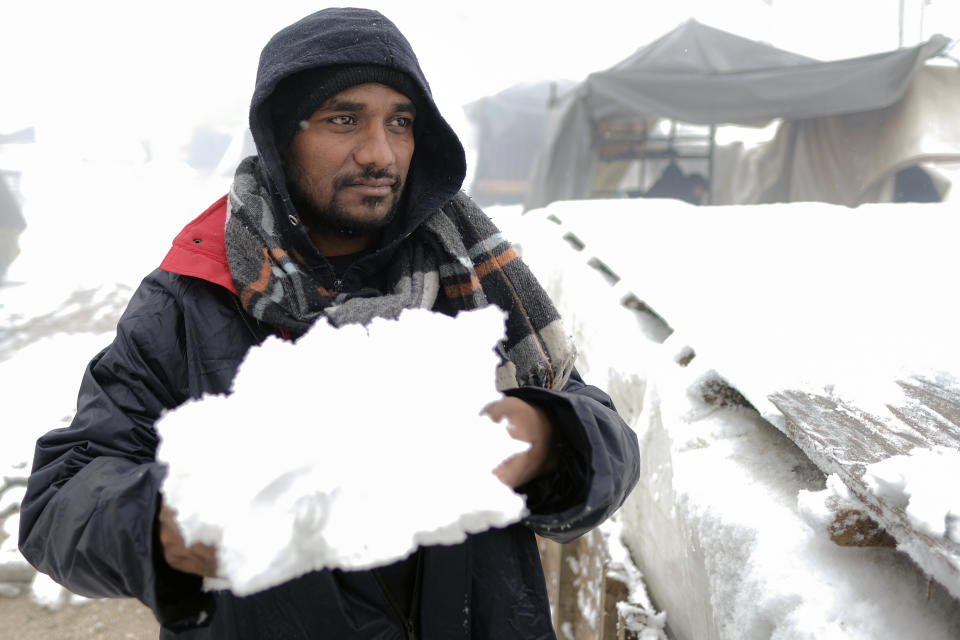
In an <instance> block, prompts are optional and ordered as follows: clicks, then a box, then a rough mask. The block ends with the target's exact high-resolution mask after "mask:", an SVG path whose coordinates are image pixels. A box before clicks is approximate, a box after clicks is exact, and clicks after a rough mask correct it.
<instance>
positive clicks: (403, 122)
mask: <svg viewBox="0 0 960 640" xmlns="http://www.w3.org/2000/svg"><path fill="white" fill-rule="evenodd" d="M393 124H394V126H397V127H403V128H404V129H405V128H407V127H409V126H411V125H413V118H408V117H406V116H397V117H396V118H394V119H393Z"/></svg>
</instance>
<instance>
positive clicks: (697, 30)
mask: <svg viewBox="0 0 960 640" xmlns="http://www.w3.org/2000/svg"><path fill="white" fill-rule="evenodd" d="M948 44H949V39H948V38H946V37H944V36H939V35H938V36H934V37H933V38H931V39H930V40H929V41H928V42H926V43H923V44H921V45H918V46H916V47H912V48H907V49H900V50H896V51H892V52H888V53H881V54H876V55H871V56H865V57H861V58H853V59H848V60H839V61H833V62H819V61H817V60H813V59H811V58H807V57H804V56H801V55H797V54H794V53H791V52H788V51H784V50H781V49H777V48H775V47H772V46H770V45H767V44H764V43H760V42H756V41H753V40H749V39H747V38H743V37H740V36H737V35H734V34H730V33H727V32H725V31H721V30H719V29H715V28H712V27H709V26H706V25H703V24H700V23H698V22H696V21H694V20H690V21H688V22H686V23H684V24H682V25H680V26H679V27H677V28H676V29H675V30H673V31H672V32H670V33H668V34H666V35H664V36H662V37H661V38H660V39H658V40H656V41H654V42H653V43H651V44H649V45H646V46H644V47H642V48H641V49H639V50H638V51H637V52H636V53H634V54H633V55H631V56H630V57H628V58H627V59H625V60H623V61H622V62H620V63H618V64H616V65H614V66H613V67H611V68H610V69H607V70H605V71H600V72H597V73H593V74H591V75H590V76H588V77H587V79H586V80H585V81H584V82H583V83H581V84H580V85H579V86H578V87H577V88H576V89H574V90H573V91H571V92H570V93H569V94H567V96H565V97H564V99H562V100H561V101H560V102H559V103H558V104H557V106H556V107H555V108H554V109H552V110H551V113H550V116H549V119H548V123H547V129H546V131H545V133H544V142H543V144H542V146H541V148H540V153H539V155H538V158H537V162H536V164H535V167H534V170H533V174H532V177H531V184H530V188H529V190H528V193H527V198H526V201H525V206H526V208H528V209H529V208H534V207H540V206H544V205H546V204H548V203H549V202H553V201H556V200H572V199H582V198H589V197H591V196H594V195H595V193H594V187H595V181H596V179H597V176H598V175H601V174H602V173H603V171H604V167H603V166H602V165H604V164H610V163H609V162H604V160H603V159H601V156H602V155H603V154H604V152H605V151H606V152H607V158H606V159H609V158H610V156H611V154H610V153H609V151H610V147H611V144H613V145H617V144H619V146H614V153H613V154H612V155H613V156H617V152H620V153H619V155H620V159H622V158H623V157H629V152H630V151H631V145H633V147H634V150H636V151H637V154H636V155H634V157H643V156H642V150H640V149H639V148H640V147H642V145H643V143H644V142H646V139H647V138H648V137H649V135H648V134H649V133H650V130H651V129H650V126H649V123H650V122H652V121H655V120H656V119H669V120H673V121H675V122H681V123H690V124H694V125H703V126H706V127H710V133H709V134H708V135H706V136H704V140H705V142H706V144H705V146H704V151H703V152H702V155H703V157H704V158H709V159H711V164H712V160H713V151H714V144H713V129H712V127H713V126H715V125H722V124H735V125H743V126H758V125H764V124H767V123H769V122H771V121H773V120H776V119H782V120H783V121H787V122H789V121H804V120H807V119H810V118H824V117H834V116H842V115H844V114H860V113H865V112H874V111H877V110H881V109H884V108H887V107H890V106H891V105H894V104H896V103H897V102H898V101H899V100H900V99H901V98H902V97H903V96H904V95H905V94H906V92H907V91H908V89H909V88H910V87H911V85H912V83H913V80H914V78H915V76H916V74H917V72H918V71H919V70H920V69H921V68H922V67H923V65H924V63H925V62H926V61H927V60H928V59H929V58H931V57H933V56H935V55H937V54H938V53H940V52H941V51H942V50H943V49H944V48H945V47H946V46H947V45H948ZM944 108H946V107H944ZM944 120H946V118H944ZM631 123H632V124H631ZM880 124H882V122H881V123H880ZM953 127H954V128H957V129H958V131H956V132H950V135H951V136H953V135H954V133H956V135H955V138H956V139H960V127H958V126H957V125H956V124H953ZM624 133H626V134H627V135H623V134H624ZM833 133H836V132H833ZM631 136H632V137H631ZM816 147H818V145H816V144H808V145H806V148H805V149H804V152H806V153H810V154H816V153H824V154H826V153H829V152H830V149H826V148H824V144H820V145H819V147H820V148H819V149H818V148H816ZM624 151H626V153H623V152H624ZM658 153H659V157H661V158H662V157H664V156H667V155H669V154H670V150H666V151H663V150H660V151H659V152H658ZM956 153H957V157H958V158H960V146H958V147H956ZM791 170H792V166H791V165H790V164H789V163H788V164H787V165H785V166H783V167H782V172H783V173H789V172H790V171H791ZM710 171H711V173H712V169H711V170H710ZM813 199H817V198H813ZM714 200H715V199H714ZM844 204H846V202H844Z"/></svg>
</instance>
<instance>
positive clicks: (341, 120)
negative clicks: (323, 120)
mask: <svg viewBox="0 0 960 640" xmlns="http://www.w3.org/2000/svg"><path fill="white" fill-rule="evenodd" d="M328 122H330V123H331V124H353V122H354V120H353V116H333V117H332V118H329V120H328Z"/></svg>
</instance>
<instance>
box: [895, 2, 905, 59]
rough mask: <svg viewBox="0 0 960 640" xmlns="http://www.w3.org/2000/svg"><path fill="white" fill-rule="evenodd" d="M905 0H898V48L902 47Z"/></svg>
mask: <svg viewBox="0 0 960 640" xmlns="http://www.w3.org/2000/svg"><path fill="white" fill-rule="evenodd" d="M905 2H906V0H900V38H899V43H898V44H897V48H898V49H902V48H903V9H904V3H905Z"/></svg>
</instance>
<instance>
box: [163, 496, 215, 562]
mask: <svg viewBox="0 0 960 640" xmlns="http://www.w3.org/2000/svg"><path fill="white" fill-rule="evenodd" d="M158 517H159V520H160V532H159V537H160V544H161V545H162V547H163V558H164V560H166V561H167V564H168V565H170V566H171V567H173V568H174V569H177V570H178V571H183V572H184V573H194V574H197V575H200V576H207V577H210V578H214V577H216V576H217V549H216V547H213V546H211V545H208V544H203V543H200V542H196V543H194V544H192V545H190V546H189V547H187V546H186V543H185V542H184V540H183V535H181V533H180V527H179V526H178V525H177V520H176V512H175V511H173V510H172V509H170V508H169V507H168V506H167V505H166V504H164V505H162V506H161V507H160V514H159V516H158Z"/></svg>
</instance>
